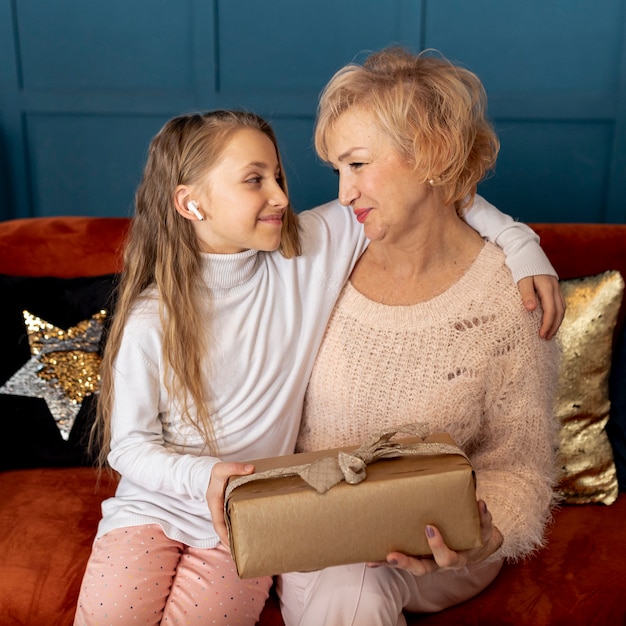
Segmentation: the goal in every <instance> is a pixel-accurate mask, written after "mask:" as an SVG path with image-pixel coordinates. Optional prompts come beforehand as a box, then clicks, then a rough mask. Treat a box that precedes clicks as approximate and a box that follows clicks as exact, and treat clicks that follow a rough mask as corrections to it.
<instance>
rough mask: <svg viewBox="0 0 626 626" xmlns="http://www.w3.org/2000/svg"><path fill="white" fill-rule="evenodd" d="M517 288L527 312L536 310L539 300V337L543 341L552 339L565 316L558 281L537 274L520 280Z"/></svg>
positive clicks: (545, 275)
mask: <svg viewBox="0 0 626 626" xmlns="http://www.w3.org/2000/svg"><path fill="white" fill-rule="evenodd" d="M517 288H518V289H519V292H520V294H521V296H522V302H523V303H524V307H525V308H526V310H527V311H534V310H535V309H536V308H537V298H539V302H541V308H542V309H543V319H542V320H541V328H540V329H539V336H540V337H542V338H543V339H552V337H554V335H556V331H557V330H559V326H560V325H561V322H562V321H563V316H564V315H565V298H564V297H563V294H562V293H561V287H560V286H559V281H558V280H557V279H556V278H555V277H554V276H549V275H547V274H539V275H537V276H527V277H526V278H522V279H521V280H520V281H519V282H518V283H517Z"/></svg>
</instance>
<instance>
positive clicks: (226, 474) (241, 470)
mask: <svg viewBox="0 0 626 626" xmlns="http://www.w3.org/2000/svg"><path fill="white" fill-rule="evenodd" d="M253 472H254V465H250V464H249V463H245V464H244V463H224V462H222V461H220V462H218V463H216V464H215V465H214V466H213V469H212V470H211V480H210V481H209V488H208V489H207V492H206V501H207V504H208V505H209V511H210V512H211V519H212V520H213V527H214V528H215V532H216V533H217V534H218V536H219V538H220V541H221V542H222V543H223V544H224V545H225V546H228V545H229V543H228V528H227V527H226V519H225V517H224V492H225V491H226V485H227V484H228V479H229V478H230V477H231V476H246V475H247V474H252V473H253Z"/></svg>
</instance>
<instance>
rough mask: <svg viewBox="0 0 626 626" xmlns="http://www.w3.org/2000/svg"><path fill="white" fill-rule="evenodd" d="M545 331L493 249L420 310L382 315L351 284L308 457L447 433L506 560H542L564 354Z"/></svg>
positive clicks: (317, 371) (331, 346)
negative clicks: (397, 428)
mask: <svg viewBox="0 0 626 626" xmlns="http://www.w3.org/2000/svg"><path fill="white" fill-rule="evenodd" d="M540 321H541V312H540V311H536V312H534V313H532V314H529V313H528V312H527V311H525V310H524V308H523V306H522V303H521V299H520V295H519V292H518V290H517V287H516V285H515V284H514V283H513V280H512V278H511V274H510V271H509V270H508V269H507V268H506V266H505V265H504V256H503V254H502V253H501V251H500V250H499V249H497V248H495V247H494V246H492V245H491V244H486V245H485V246H484V248H483V249H482V251H481V253H480V254H479V256H478V257H477V259H476V260H475V262H474V263H473V265H472V266H471V267H470V269H469V270H468V271H467V272H466V274H465V275H464V276H463V277H462V278H461V279H460V280H459V281H458V282H457V283H455V284H454V285H453V286H452V287H451V288H449V289H448V290H447V291H445V292H444V293H442V294H441V295H439V296H437V297H435V298H433V299H431V300H429V301H427V302H424V303H420V304H417V305H413V306H386V305H383V304H378V303H376V302H373V301H371V300H368V299H367V298H365V297H364V296H363V295H362V294H360V293H359V292H357V291H356V289H354V287H352V285H351V284H350V283H348V284H347V285H346V287H345V288H344V290H343V292H342V294H341V296H340V298H339V300H338V302H337V305H336V307H335V310H334V312H333V314H332V317H331V320H330V323H329V325H328V328H327V330H326V335H325V338H324V340H323V343H322V346H321V348H320V351H319V353H318V356H317V360H316V364H315V367H314V370H313V374H312V376H311V380H310V382H309V387H308V390H307V395H306V399H305V408H304V417H303V423H302V427H301V431H300V436H299V439H298V446H297V447H298V451H308V450H319V449H324V448H331V447H337V446H343V445H353V444H355V445H356V444H359V443H361V442H362V441H363V440H364V439H365V438H366V437H367V436H368V435H370V434H371V433H373V432H377V431H379V430H381V429H383V428H387V427H390V426H393V425H397V424H403V423H407V422H423V423H426V424H428V426H429V428H430V430H431V431H432V432H435V431H446V432H448V433H450V435H451V436H452V437H453V438H454V439H455V441H456V442H457V444H458V445H459V446H460V447H461V448H462V449H463V450H464V451H465V453H466V454H468V456H469V458H470V460H471V461H472V465H473V467H474V469H475V470H476V477H477V496H478V498H482V499H484V500H485V502H486V503H487V507H488V509H489V510H490V512H491V514H492V516H493V520H494V524H495V525H496V526H497V527H498V528H499V529H500V531H501V532H502V534H503V535H504V543H503V545H502V547H501V548H500V550H499V551H498V553H497V555H498V556H504V557H508V558H510V559H516V558H519V557H522V556H524V555H526V554H528V553H530V552H532V551H533V550H535V549H537V548H538V547H540V546H541V545H542V544H543V535H544V528H545V524H546V522H547V521H548V519H549V516H550V505H551V503H552V502H553V488H554V483H555V476H556V467H555V461H554V450H555V445H556V433H557V422H556V420H555V419H554V417H553V402H554V391H555V386H556V379H557V370H558V348H557V346H556V344H555V342H554V341H549V342H547V341H545V340H543V339H540V338H539V325H540Z"/></svg>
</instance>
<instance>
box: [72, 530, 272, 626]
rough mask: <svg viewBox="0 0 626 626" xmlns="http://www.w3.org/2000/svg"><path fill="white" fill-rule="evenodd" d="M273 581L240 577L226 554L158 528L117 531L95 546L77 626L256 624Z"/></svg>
mask: <svg viewBox="0 0 626 626" xmlns="http://www.w3.org/2000/svg"><path fill="white" fill-rule="evenodd" d="M271 586H272V579H271V577H266V578H250V579H239V578H238V577H237V571H236V569H235V564H234V563H233V561H232V559H231V556H230V552H229V550H228V548H225V547H224V546H223V545H222V544H219V545H218V546H217V548H211V549H207V548H191V547H189V546H187V545H185V544H183V543H181V542H179V541H173V540H172V539H169V538H168V537H166V535H165V533H164V532H163V530H162V529H161V527H160V526H158V525H157V524H150V525H146V526H132V527H129V528H119V529H116V530H113V531H111V532H109V533H107V534H106V535H103V536H102V537H99V538H98V539H97V540H96V541H95V543H94V547H93V550H92V553H91V557H90V558H89V562H88V564H87V569H86V571H85V576H84V578H83V582H82V586H81V590H80V596H79V599H78V607H77V610H76V618H75V621H74V626H109V625H116V626H122V625H123V626H128V625H130V624H141V625H144V624H171V625H179V626H182V625H183V624H197V625H202V626H205V625H208V624H220V625H222V626H226V625H231V624H245V625H252V624H255V623H256V622H257V620H258V619H259V615H260V614H261V611H262V610H263V606H264V604H265V601H266V600H267V597H268V595H269V590H270V587H271Z"/></svg>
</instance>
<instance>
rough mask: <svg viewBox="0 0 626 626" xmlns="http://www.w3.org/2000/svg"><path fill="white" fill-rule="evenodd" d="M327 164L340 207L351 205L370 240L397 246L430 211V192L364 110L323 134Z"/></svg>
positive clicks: (345, 115) (345, 117)
mask: <svg viewBox="0 0 626 626" xmlns="http://www.w3.org/2000/svg"><path fill="white" fill-rule="evenodd" d="M326 142H327V146H328V160H329V162H330V164H331V165H332V166H333V168H335V169H336V170H337V173H338V174H339V202H341V204H343V205H346V206H350V207H351V208H352V210H353V211H354V214H355V216H356V218H357V220H358V221H359V222H360V223H361V224H363V225H364V228H365V234H366V236H367V237H368V238H369V239H370V240H372V241H382V242H385V243H399V242H401V241H403V240H404V239H405V238H406V237H410V236H411V234H412V233H413V232H414V229H415V228H417V227H418V226H419V225H420V223H423V220H424V215H423V213H424V212H423V211H421V210H420V209H421V207H422V206H424V205H425V204H426V203H428V204H429V205H431V206H434V204H433V203H434V202H435V194H434V193H433V191H432V188H431V187H430V186H429V185H428V184H425V183H422V182H419V178H418V176H417V175H416V173H415V171H414V170H413V167H412V164H411V163H408V162H407V160H406V159H405V158H403V157H402V156H401V155H400V154H399V153H398V152H397V151H396V150H395V149H394V147H393V146H392V144H391V142H390V141H389V140H388V139H387V137H386V136H385V135H384V134H383V133H382V132H381V131H380V130H379V128H378V126H377V124H376V123H375V121H374V119H373V117H372V116H371V115H370V114H369V113H368V112H367V111H365V110H363V109H358V108H356V109H350V110H348V111H346V112H345V113H343V114H342V115H341V116H339V117H338V118H337V120H336V121H335V123H334V124H333V126H332V128H331V129H330V130H329V131H328V133H327V135H326Z"/></svg>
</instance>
